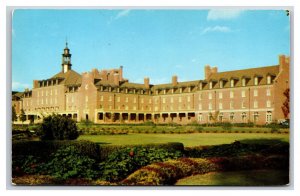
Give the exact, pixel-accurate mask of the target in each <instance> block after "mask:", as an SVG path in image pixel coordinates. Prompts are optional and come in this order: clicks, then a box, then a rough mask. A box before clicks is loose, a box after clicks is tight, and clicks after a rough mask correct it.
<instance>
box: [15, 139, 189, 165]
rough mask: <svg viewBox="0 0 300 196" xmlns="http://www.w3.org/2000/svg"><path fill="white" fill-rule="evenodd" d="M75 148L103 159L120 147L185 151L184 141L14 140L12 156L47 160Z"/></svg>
mask: <svg viewBox="0 0 300 196" xmlns="http://www.w3.org/2000/svg"><path fill="white" fill-rule="evenodd" d="M70 145H72V146H75V148H76V149H77V150H78V151H79V152H80V153H82V154H84V155H87V156H88V157H90V158H92V159H95V160H99V161H103V160H105V159H106V158H107V156H108V155H109V154H110V153H112V152H114V151H118V150H120V149H124V148H128V147H132V148H133V147H145V148H152V147H154V148H162V149H167V150H168V151H172V152H173V151H181V152H183V151H184V146H183V144H182V143H179V142H178V143H177V142H170V143H162V144H144V145H103V144H98V143H94V142H90V141H82V140H81V141H67V140H66V141H14V142H13V143H12V157H16V156H29V155H31V156H34V157H40V158H42V159H45V160H47V158H49V155H50V154H51V153H54V152H56V151H57V150H58V149H59V148H66V147H68V146H70Z"/></svg>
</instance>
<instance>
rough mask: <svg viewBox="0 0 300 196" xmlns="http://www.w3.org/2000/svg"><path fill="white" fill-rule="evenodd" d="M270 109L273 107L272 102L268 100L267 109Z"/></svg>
mask: <svg viewBox="0 0 300 196" xmlns="http://www.w3.org/2000/svg"><path fill="white" fill-rule="evenodd" d="M270 107H271V101H270V100H268V101H267V108H270Z"/></svg>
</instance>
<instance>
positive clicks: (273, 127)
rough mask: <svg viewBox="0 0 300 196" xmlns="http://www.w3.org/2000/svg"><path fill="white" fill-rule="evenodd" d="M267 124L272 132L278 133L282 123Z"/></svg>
mask: <svg viewBox="0 0 300 196" xmlns="http://www.w3.org/2000/svg"><path fill="white" fill-rule="evenodd" d="M267 126H268V127H269V128H270V131H271V133H278V132H279V128H280V125H278V124H276V123H271V124H269V125H267Z"/></svg>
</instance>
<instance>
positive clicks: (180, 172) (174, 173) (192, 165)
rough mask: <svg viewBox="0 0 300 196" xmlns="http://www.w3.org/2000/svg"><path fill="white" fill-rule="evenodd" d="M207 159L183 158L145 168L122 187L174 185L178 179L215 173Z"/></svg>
mask: <svg viewBox="0 0 300 196" xmlns="http://www.w3.org/2000/svg"><path fill="white" fill-rule="evenodd" d="M216 169H217V168H216V167H215V165H214V164H213V163H211V162H210V161H208V160H205V159H189V158H181V159H178V160H169V161H166V162H163V163H154V164H151V165H148V166H146V167H143V168H141V169H139V170H137V171H136V172H134V173H133V174H131V175H130V176H128V177H127V178H126V179H125V180H123V181H122V182H121V184H122V185H173V184H174V183H175V182H176V181H177V180H178V179H180V178H183V177H187V176H190V175H194V174H203V173H206V172H210V171H215V170H216Z"/></svg>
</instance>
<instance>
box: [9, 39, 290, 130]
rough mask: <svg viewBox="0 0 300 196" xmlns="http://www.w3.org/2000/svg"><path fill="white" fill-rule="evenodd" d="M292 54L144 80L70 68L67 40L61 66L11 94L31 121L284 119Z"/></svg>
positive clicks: (117, 72) (120, 72)
mask: <svg viewBox="0 0 300 196" xmlns="http://www.w3.org/2000/svg"><path fill="white" fill-rule="evenodd" d="M289 65H290V59H289V57H286V56H284V55H280V56H279V63H278V65H274V66H266V67H259V68H252V69H244V70H234V71H227V72H218V68H217V67H210V66H209V65H206V66H205V69H204V71H205V78H204V79H202V80H195V81H188V82H179V81H178V78H177V76H173V77H172V79H171V82H170V83H168V84H158V85H152V84H151V83H150V79H149V78H144V83H143V84H137V83H131V82H129V81H128V80H127V79H125V78H123V67H122V66H120V67H119V68H118V69H111V70H98V69H93V70H91V71H90V72H85V73H82V74H79V73H77V72H75V71H73V70H72V64H71V54H70V50H69V48H68V46H67V44H66V47H65V49H64V51H63V54H62V65H61V66H62V70H61V72H59V73H58V74H56V75H54V76H53V77H51V78H49V79H45V80H34V81H33V89H32V90H29V89H26V90H25V91H24V92H22V93H16V94H14V95H13V100H12V104H13V105H15V106H16V110H17V113H18V114H20V110H21V109H22V108H23V109H24V111H25V114H26V116H27V119H28V122H29V121H30V120H31V121H34V122H38V121H40V120H41V119H42V118H43V116H47V115H49V114H52V113H57V114H61V115H66V116H69V117H70V118H73V119H75V120H77V121H80V120H86V119H88V120H91V121H93V122H95V123H114V122H116V123H140V122H145V121H153V122H156V123H169V122H175V123H182V124H186V123H189V122H194V121H197V122H198V123H212V122H232V123H241V122H254V123H257V124H265V123H270V122H272V121H278V120H282V119H284V115H283V112H282V109H281V107H282V104H283V102H284V101H285V99H286V97H285V96H284V95H283V92H284V90H285V89H286V88H288V87H289Z"/></svg>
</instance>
